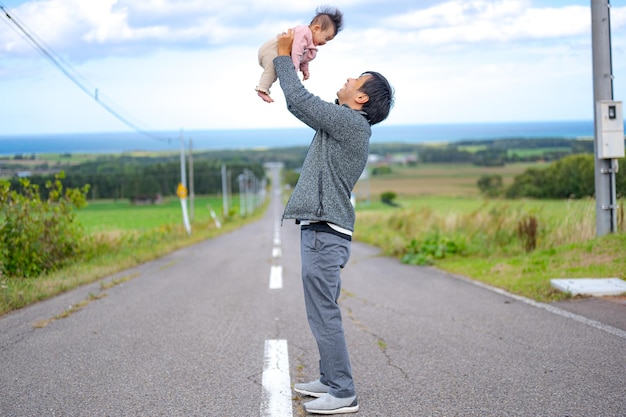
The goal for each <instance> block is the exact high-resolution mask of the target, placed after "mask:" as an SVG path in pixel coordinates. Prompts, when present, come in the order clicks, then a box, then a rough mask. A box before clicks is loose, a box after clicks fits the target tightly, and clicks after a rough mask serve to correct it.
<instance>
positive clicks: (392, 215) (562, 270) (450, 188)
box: [355, 164, 626, 300]
mask: <svg viewBox="0 0 626 417" xmlns="http://www.w3.org/2000/svg"><path fill="white" fill-rule="evenodd" d="M530 166H534V167H544V166H547V165H545V164H533V165H529V164H512V165H508V166H506V167H494V168H485V167H475V166H471V165H463V164H457V165H437V164H432V165H431V164H425V165H422V166H420V167H414V168H409V167H403V168H396V167H394V171H393V173H392V174H390V175H381V176H375V177H371V178H369V180H361V181H360V183H359V184H358V187H357V189H356V190H355V191H356V193H357V225H356V233H355V238H356V239H357V240H362V241H364V242H366V243H370V244H373V245H376V246H378V247H380V248H381V249H382V252H383V253H384V254H386V255H390V256H396V257H402V256H403V255H404V254H405V253H407V251H409V250H410V248H409V247H410V245H411V242H412V241H417V243H418V245H417V246H419V244H420V243H422V244H423V245H422V246H424V247H426V246H427V245H426V244H429V245H431V246H434V247H439V248H441V247H442V245H443V243H445V242H453V243H454V244H455V245H456V246H458V247H460V248H463V250H462V252H464V253H463V254H461V255H450V254H449V255H447V256H442V257H441V258H438V259H435V260H434V263H435V266H436V267H438V268H441V269H444V270H447V271H449V272H452V273H456V274H460V275H464V276H467V277H470V278H472V279H475V280H478V281H482V282H485V283H487V284H490V285H494V286H497V287H500V288H504V289H506V290H508V291H511V292H514V293H517V294H521V295H524V296H527V297H530V298H533V299H536V300H555V299H562V298H566V297H567V296H568V295H567V294H562V293H557V292H556V291H555V290H554V289H552V288H551V286H550V279H551V278H576V277H578V278H583V277H584V278H589V277H597V278H605V277H619V278H625V277H626V233H624V232H625V230H624V219H623V211H622V212H620V213H621V214H620V215H618V220H619V223H620V225H619V232H618V233H616V234H613V235H609V236H605V237H597V236H596V224H595V219H596V217H595V216H596V212H595V201H594V200H592V199H586V200H506V199H485V198H483V197H481V196H480V193H479V190H478V187H477V185H476V182H477V181H478V178H480V176H482V175H486V174H497V175H501V176H502V177H503V180H504V183H505V185H506V184H510V183H511V182H512V180H513V178H514V176H515V175H518V174H520V173H521V172H523V171H525V170H526V169H527V168H529V167H530ZM383 192H394V193H396V194H397V195H398V197H397V199H396V200H395V202H396V203H397V204H398V207H390V206H389V205H386V204H383V203H382V202H381V201H380V195H381V193H383ZM620 205H621V206H623V201H621V202H620ZM531 217H532V218H533V219H534V220H535V221H536V236H535V238H534V243H535V244H536V246H535V248H534V249H533V250H531V251H530V252H527V250H526V249H525V242H527V240H526V236H525V235H520V232H519V228H520V225H521V224H522V222H526V221H527V220H528V219H529V218H531ZM437 239H439V240H437ZM442 242H443V243H442Z"/></svg>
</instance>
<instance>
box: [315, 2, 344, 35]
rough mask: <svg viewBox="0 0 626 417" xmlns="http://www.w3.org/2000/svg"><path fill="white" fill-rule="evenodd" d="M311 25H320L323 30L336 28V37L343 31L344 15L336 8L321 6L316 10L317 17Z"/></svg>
mask: <svg viewBox="0 0 626 417" xmlns="http://www.w3.org/2000/svg"><path fill="white" fill-rule="evenodd" d="M311 23H316V24H319V25H320V27H321V28H322V30H326V29H328V28H330V27H331V26H332V27H334V28H335V35H337V34H338V33H339V31H340V30H341V29H343V13H341V12H340V11H339V9H337V8H336V7H330V6H320V7H318V8H317V9H316V10H315V17H314V18H313V20H311Z"/></svg>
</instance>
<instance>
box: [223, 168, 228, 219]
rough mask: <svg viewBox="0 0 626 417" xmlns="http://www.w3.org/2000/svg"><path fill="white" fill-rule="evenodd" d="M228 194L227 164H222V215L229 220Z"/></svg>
mask: <svg viewBox="0 0 626 417" xmlns="http://www.w3.org/2000/svg"><path fill="white" fill-rule="evenodd" d="M228 194H229V193H228V187H227V175H226V164H222V213H223V216H224V218H225V219H226V218H228Z"/></svg>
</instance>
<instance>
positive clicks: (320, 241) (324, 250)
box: [300, 230, 356, 398]
mask: <svg viewBox="0 0 626 417" xmlns="http://www.w3.org/2000/svg"><path fill="white" fill-rule="evenodd" d="M300 238H301V245H300V250H301V256H302V285H303V288H304V303H305V307H306V313H307V319H308V321H309V326H310V327H311V331H312V332H313V336H314V337H315V340H316V341H317V347H318V349H319V354H320V381H321V382H322V383H324V384H326V385H328V386H330V391H329V393H330V394H331V395H333V396H335V397H337V398H346V397H351V396H353V395H356V393H355V390H354V384H353V381H352V368H351V366H350V357H349V356H348V347H347V346H346V339H345V336H344V332H343V325H342V322H341V310H340V309H339V305H338V304H337V300H338V299H339V294H340V292H341V277H340V269H341V268H343V267H344V265H345V264H346V263H347V262H348V259H349V258H350V241H349V240H346V239H342V238H341V237H339V236H336V235H333V234H332V233H327V232H319V231H315V230H302V231H301V232H300Z"/></svg>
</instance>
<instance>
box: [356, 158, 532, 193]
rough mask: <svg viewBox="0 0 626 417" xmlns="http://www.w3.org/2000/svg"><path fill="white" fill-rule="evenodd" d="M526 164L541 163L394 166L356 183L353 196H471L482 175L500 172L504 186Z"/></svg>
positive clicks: (520, 171) (477, 191)
mask: <svg viewBox="0 0 626 417" xmlns="http://www.w3.org/2000/svg"><path fill="white" fill-rule="evenodd" d="M530 166H534V167H537V166H539V167H541V166H544V165H537V164H534V165H530V164H511V165H506V166H504V167H478V166H474V165H471V164H423V165H420V166H418V167H400V166H394V167H393V172H392V173H391V174H387V175H379V176H373V177H370V178H369V179H362V180H360V181H359V182H358V183H357V186H356V188H355V193H356V195H357V197H362V196H363V195H366V194H367V193H368V190H369V194H370V195H371V196H372V197H378V196H380V194H381V193H383V192H387V191H392V192H395V193H396V194H398V196H399V197H417V196H425V195H441V196H443V195H445V196H453V197H473V196H477V195H479V194H480V192H479V189H478V186H477V181H478V180H479V178H480V177H482V176H483V175H494V174H496V175H500V176H502V180H503V182H504V185H505V186H508V185H510V184H511V183H512V182H513V178H514V177H515V176H516V175H519V174H521V173H523V172H524V171H525V170H526V169H528V168H529V167H530Z"/></svg>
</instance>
